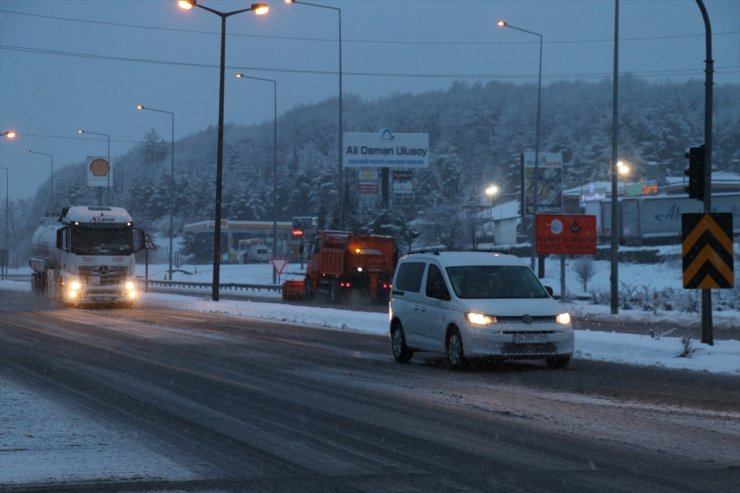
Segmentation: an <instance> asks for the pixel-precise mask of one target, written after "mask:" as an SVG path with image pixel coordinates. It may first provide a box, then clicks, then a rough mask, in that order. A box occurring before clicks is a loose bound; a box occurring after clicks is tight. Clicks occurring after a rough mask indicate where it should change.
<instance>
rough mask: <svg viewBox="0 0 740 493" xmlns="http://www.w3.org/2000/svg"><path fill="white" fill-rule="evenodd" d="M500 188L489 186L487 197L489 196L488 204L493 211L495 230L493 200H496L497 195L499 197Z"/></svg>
mask: <svg viewBox="0 0 740 493" xmlns="http://www.w3.org/2000/svg"><path fill="white" fill-rule="evenodd" d="M498 192H499V188H498V185H489V186H488V187H487V188H486V195H488V204H489V206H490V211H491V229H493V199H494V198H496V195H498Z"/></svg>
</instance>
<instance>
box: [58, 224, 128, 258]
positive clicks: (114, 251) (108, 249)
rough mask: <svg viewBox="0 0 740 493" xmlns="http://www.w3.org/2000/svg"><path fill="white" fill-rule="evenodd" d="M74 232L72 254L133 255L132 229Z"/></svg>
mask: <svg viewBox="0 0 740 493" xmlns="http://www.w3.org/2000/svg"><path fill="white" fill-rule="evenodd" d="M71 231H72V238H71V240H72V242H71V243H72V253H75V254H77V255H131V254H132V253H133V251H134V234H133V230H132V229H131V228H130V227H120V228H111V227H105V228H100V227H97V228H96V227H82V226H74V227H72V228H71Z"/></svg>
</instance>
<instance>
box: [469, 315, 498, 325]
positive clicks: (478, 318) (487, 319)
mask: <svg viewBox="0 0 740 493" xmlns="http://www.w3.org/2000/svg"><path fill="white" fill-rule="evenodd" d="M465 319H466V320H467V321H468V322H470V323H471V324H473V325H492V324H495V323H496V317H494V316H492V315H484V314H482V313H476V312H468V313H466V314H465Z"/></svg>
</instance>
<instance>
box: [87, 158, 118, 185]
mask: <svg viewBox="0 0 740 493" xmlns="http://www.w3.org/2000/svg"><path fill="white" fill-rule="evenodd" d="M87 186H88V187H110V186H113V173H112V170H111V166H110V163H108V160H107V159H106V158H104V157H99V156H87Z"/></svg>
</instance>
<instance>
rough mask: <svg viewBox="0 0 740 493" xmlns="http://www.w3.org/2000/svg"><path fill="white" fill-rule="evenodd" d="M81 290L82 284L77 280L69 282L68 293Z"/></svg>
mask: <svg viewBox="0 0 740 493" xmlns="http://www.w3.org/2000/svg"><path fill="white" fill-rule="evenodd" d="M81 289H82V283H81V282H80V281H79V280H77V279H72V280H71V281H70V282H69V290H70V291H79V290H81Z"/></svg>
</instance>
